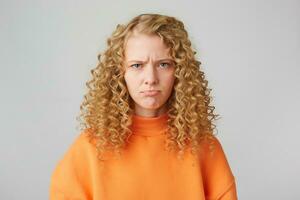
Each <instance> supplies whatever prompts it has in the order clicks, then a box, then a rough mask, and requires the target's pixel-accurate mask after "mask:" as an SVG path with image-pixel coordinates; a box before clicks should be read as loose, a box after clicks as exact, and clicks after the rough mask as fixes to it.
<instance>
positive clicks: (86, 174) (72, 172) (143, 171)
mask: <svg viewBox="0 0 300 200" xmlns="http://www.w3.org/2000/svg"><path fill="white" fill-rule="evenodd" d="M167 118H168V115H167V114H163V115H161V116H159V117H155V118H147V117H141V116H137V115H134V117H133V123H134V124H135V125H134V126H133V134H132V135H131V137H130V145H128V147H127V148H126V149H125V151H124V154H123V155H122V157H121V158H113V157H107V159H106V160H105V161H104V163H100V161H99V160H97V157H96V154H97V152H96V149H95V146H94V145H93V142H90V141H89V139H88V137H87V133H86V132H82V133H81V134H80V135H79V136H78V137H77V138H76V140H75V141H74V143H73V144H72V145H71V147H70V148H69V149H68V151H67V152H66V153H65V155H64V156H63V158H62V159H61V160H60V161H59V162H58V164H57V166H56V168H55V170H54V172H53V174H52V176H51V186H50V199H51V200H52V199H53V200H63V199H74V200H75V199H78V200H91V199H94V200H104V199H105V200H119V199H122V200H135V199H136V200H154V199H155V200H160V199H161V200H168V199H170V200H177V199H178V200H182V199H185V200H236V199H237V194H236V185H235V178H234V175H233V173H232V171H231V169H230V167H229V164H228V162H227V159H226V156H225V153H224V151H223V149H222V146H221V143H220V142H219V140H218V139H217V138H216V137H215V144H216V148H215V151H214V153H213V154H210V153H209V152H208V145H207V144H205V142H203V144H201V151H199V156H198V157H194V156H193V155H192V154H191V153H190V152H188V151H186V152H185V154H184V157H183V159H182V160H180V159H178V158H177V157H176V155H175V154H172V153H170V152H168V151H166V150H165V149H164V145H163V142H164V138H165V134H164V130H166V126H165V122H166V120H167Z"/></svg>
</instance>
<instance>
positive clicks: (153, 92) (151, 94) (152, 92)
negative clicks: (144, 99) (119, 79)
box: [142, 90, 159, 96]
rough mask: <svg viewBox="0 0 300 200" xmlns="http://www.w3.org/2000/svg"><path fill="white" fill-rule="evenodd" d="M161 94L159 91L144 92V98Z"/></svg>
mask: <svg viewBox="0 0 300 200" xmlns="http://www.w3.org/2000/svg"><path fill="white" fill-rule="evenodd" d="M158 93H159V91H158V90H152V91H143V92H142V94H143V96H155V95H157V94H158Z"/></svg>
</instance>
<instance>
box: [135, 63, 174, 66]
mask: <svg viewBox="0 0 300 200" xmlns="http://www.w3.org/2000/svg"><path fill="white" fill-rule="evenodd" d="M160 64H167V65H168V66H170V63H160ZM135 65H141V64H138V63H136V64H133V65H131V67H133V66H135Z"/></svg>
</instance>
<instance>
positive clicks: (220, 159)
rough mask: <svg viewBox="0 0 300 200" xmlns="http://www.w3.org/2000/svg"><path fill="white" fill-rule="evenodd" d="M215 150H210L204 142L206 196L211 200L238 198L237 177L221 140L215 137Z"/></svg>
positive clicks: (202, 158)
mask: <svg viewBox="0 0 300 200" xmlns="http://www.w3.org/2000/svg"><path fill="white" fill-rule="evenodd" d="M213 141H214V145H215V148H214V149H215V150H214V152H213V154H210V152H209V145H208V143H207V142H204V143H203V148H202V152H201V154H200V155H201V166H202V169H201V170H202V175H203V183H204V188H205V195H206V198H207V199H209V200H237V192H236V183H235V177H234V175H233V173H232V171H231V168H230V166H229V163H228V161H227V158H226V155H225V153H224V151H223V148H222V145H221V143H220V142H219V140H218V139H217V138H216V137H214V140H213Z"/></svg>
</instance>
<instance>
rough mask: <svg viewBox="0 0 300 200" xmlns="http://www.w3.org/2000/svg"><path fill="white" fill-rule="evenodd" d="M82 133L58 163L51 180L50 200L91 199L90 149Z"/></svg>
mask: <svg viewBox="0 0 300 200" xmlns="http://www.w3.org/2000/svg"><path fill="white" fill-rule="evenodd" d="M83 137H84V135H83V133H81V134H80V135H79V136H77V138H76V139H75V141H74V142H73V143H72V144H71V146H70V147H69V149H68V150H67V151H66V152H65V154H64V155H63V157H62V158H61V159H60V160H59V162H58V163H57V165H56V167H55V169H54V171H53V173H52V175H51V180H50V200H66V199H74V200H75V199H81V200H87V199H91V198H90V191H89V189H88V188H89V187H88V184H89V181H90V180H89V178H90V177H89V164H88V160H87V157H88V152H87V151H88V148H87V146H86V145H87V142H86V141H85V138H83Z"/></svg>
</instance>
